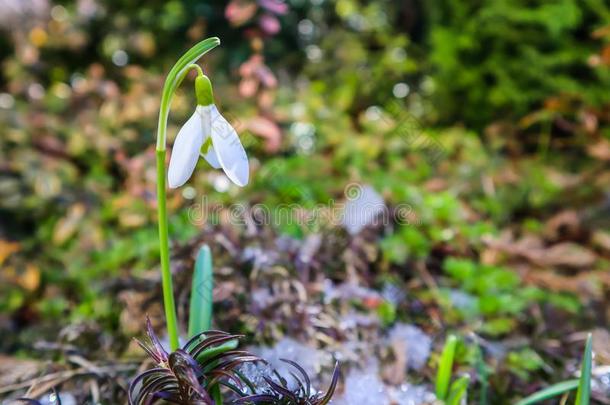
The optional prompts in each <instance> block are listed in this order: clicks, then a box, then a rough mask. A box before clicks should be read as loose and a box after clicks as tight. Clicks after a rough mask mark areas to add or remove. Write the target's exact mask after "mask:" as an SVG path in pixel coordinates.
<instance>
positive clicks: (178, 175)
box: [168, 72, 250, 188]
mask: <svg viewBox="0 0 610 405" xmlns="http://www.w3.org/2000/svg"><path fill="white" fill-rule="evenodd" d="M195 93H196V95H197V108H196V109H195V112H194V113H193V115H192V116H191V118H189V119H188V121H186V123H185V124H184V125H183V126H182V128H181V129H180V131H179V132H178V135H177V136H176V140H175V142H174V147H173V148H172V155H171V157H170V160H169V171H168V184H169V187H170V188H177V187H180V186H181V185H183V184H184V183H186V182H187V181H188V179H190V178H191V175H192V174H193V171H194V170H195V166H196V165H197V161H198V160H199V156H203V158H204V159H205V160H206V161H207V162H208V163H209V164H210V165H211V166H212V167H213V168H215V169H220V168H222V170H223V171H224V172H225V174H226V175H227V177H228V178H229V179H230V180H231V181H232V182H233V183H235V184H237V185H238V186H240V187H243V186H245V185H246V184H248V177H249V174H250V169H249V165H248V157H247V156H246V151H245V150H244V147H243V146H242V144H241V142H240V140H239V136H238V135H237V132H236V131H235V129H234V128H233V127H232V126H231V124H229V122H228V121H227V120H226V119H225V118H224V117H223V116H222V115H221V114H220V113H219V112H218V109H217V108H216V106H215V105H214V96H213V94H212V84H211V83H210V79H208V77H207V76H205V75H204V74H203V73H201V72H200V74H199V75H198V76H197V79H195Z"/></svg>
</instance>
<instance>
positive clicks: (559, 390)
mask: <svg viewBox="0 0 610 405" xmlns="http://www.w3.org/2000/svg"><path fill="white" fill-rule="evenodd" d="M576 388H578V380H576V379H575V380H567V381H562V382H560V383H557V384H553V385H551V386H550V387H547V388H544V389H542V390H540V391H538V392H535V393H533V394H532V395H530V396H528V397H526V398H523V399H522V400H521V401H519V402H517V403H516V404H515V405H531V404H535V403H538V402H540V401H544V400H546V399H549V398H553V397H556V396H558V395H561V394H564V393H566V392H568V391H572V390H575V389H576Z"/></svg>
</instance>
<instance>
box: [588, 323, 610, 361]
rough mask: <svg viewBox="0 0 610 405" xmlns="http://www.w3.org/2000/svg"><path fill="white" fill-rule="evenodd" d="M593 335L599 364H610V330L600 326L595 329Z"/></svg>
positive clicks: (596, 359) (593, 343)
mask: <svg viewBox="0 0 610 405" xmlns="http://www.w3.org/2000/svg"><path fill="white" fill-rule="evenodd" d="M591 335H592V345H593V352H594V353H595V362H596V363H597V364H610V332H609V331H608V330H606V329H602V328H598V329H595V330H593V332H592V333H591Z"/></svg>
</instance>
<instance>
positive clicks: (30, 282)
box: [18, 263, 40, 291]
mask: <svg viewBox="0 0 610 405" xmlns="http://www.w3.org/2000/svg"><path fill="white" fill-rule="evenodd" d="M18 282H19V285H20V286H21V287H23V288H24V289H26V290H28V291H35V290H36V289H37V288H38V286H40V270H39V269H38V267H37V266H36V265H34V264H31V263H28V264H27V265H26V267H25V272H23V274H22V275H21V276H20V277H19V280H18Z"/></svg>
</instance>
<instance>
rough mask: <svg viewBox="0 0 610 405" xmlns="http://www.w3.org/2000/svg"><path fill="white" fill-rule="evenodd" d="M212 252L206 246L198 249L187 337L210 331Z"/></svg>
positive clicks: (212, 278) (212, 282) (212, 281)
mask: <svg viewBox="0 0 610 405" xmlns="http://www.w3.org/2000/svg"><path fill="white" fill-rule="evenodd" d="M213 287H214V275H213V273H212V252H211V251H210V248H209V247H208V246H207V245H204V246H202V247H201V249H199V253H198V254H197V259H196V260H195V271H194V273H193V283H192V285H191V304H190V315H189V336H195V335H196V334H198V333H201V332H205V331H207V330H210V328H211V327H212V289H213Z"/></svg>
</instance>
